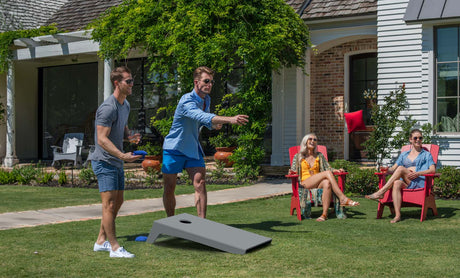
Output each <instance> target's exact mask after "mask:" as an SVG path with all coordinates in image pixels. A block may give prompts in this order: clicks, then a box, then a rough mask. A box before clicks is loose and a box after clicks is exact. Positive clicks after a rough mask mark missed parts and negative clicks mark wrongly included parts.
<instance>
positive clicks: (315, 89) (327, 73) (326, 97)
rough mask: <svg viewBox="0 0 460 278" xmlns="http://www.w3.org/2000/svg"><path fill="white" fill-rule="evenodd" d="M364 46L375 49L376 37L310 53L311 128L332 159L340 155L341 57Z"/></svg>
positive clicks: (342, 64) (341, 132)
mask: <svg viewBox="0 0 460 278" xmlns="http://www.w3.org/2000/svg"><path fill="white" fill-rule="evenodd" d="M368 49H377V39H362V40H357V41H353V42H348V43H344V44H341V45H338V46H335V47H333V48H330V49H328V50H325V51H323V52H321V53H318V54H316V55H315V54H313V56H312V59H311V76H310V78H311V79H310V80H311V102H310V109H311V110H310V116H311V131H312V132H314V133H316V135H317V136H318V139H319V144H321V145H326V146H327V148H328V152H331V151H334V152H335V153H336V154H335V156H334V158H335V159H338V158H340V159H343V158H344V153H343V148H344V140H345V139H344V132H343V130H344V124H345V120H344V118H343V107H344V102H343V101H344V76H345V74H344V62H345V61H344V59H345V58H344V57H345V54H346V53H349V52H355V51H361V50H368Z"/></svg>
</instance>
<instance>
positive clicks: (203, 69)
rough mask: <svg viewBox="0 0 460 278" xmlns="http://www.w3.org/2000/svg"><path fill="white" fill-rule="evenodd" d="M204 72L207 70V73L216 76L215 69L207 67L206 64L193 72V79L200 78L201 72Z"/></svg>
mask: <svg viewBox="0 0 460 278" xmlns="http://www.w3.org/2000/svg"><path fill="white" fill-rule="evenodd" d="M203 72H206V73H207V74H209V75H211V76H213V77H214V71H213V70H212V69H210V68H208V67H205V66H201V67H198V68H196V69H195V71H194V72H193V80H200V78H201V74H202V73H203Z"/></svg>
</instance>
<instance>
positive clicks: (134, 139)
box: [128, 133, 141, 144]
mask: <svg viewBox="0 0 460 278" xmlns="http://www.w3.org/2000/svg"><path fill="white" fill-rule="evenodd" d="M128 140H129V143H132V144H139V142H140V141H141V134H140V133H135V134H133V135H130V136H128Z"/></svg>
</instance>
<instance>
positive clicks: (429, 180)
mask: <svg viewBox="0 0 460 278" xmlns="http://www.w3.org/2000/svg"><path fill="white" fill-rule="evenodd" d="M422 176H424V177H425V187H424V188H425V196H428V195H430V194H431V190H432V189H433V180H434V178H438V177H440V176H441V173H434V174H425V175H422Z"/></svg>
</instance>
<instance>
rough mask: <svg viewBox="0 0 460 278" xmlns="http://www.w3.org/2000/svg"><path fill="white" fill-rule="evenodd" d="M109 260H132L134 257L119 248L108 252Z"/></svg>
mask: <svg viewBox="0 0 460 278" xmlns="http://www.w3.org/2000/svg"><path fill="white" fill-rule="evenodd" d="M110 257H111V258H134V257H135V255H134V254H131V253H129V252H128V251H126V249H125V248H123V247H120V248H118V249H117V250H116V251H113V250H110Z"/></svg>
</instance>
